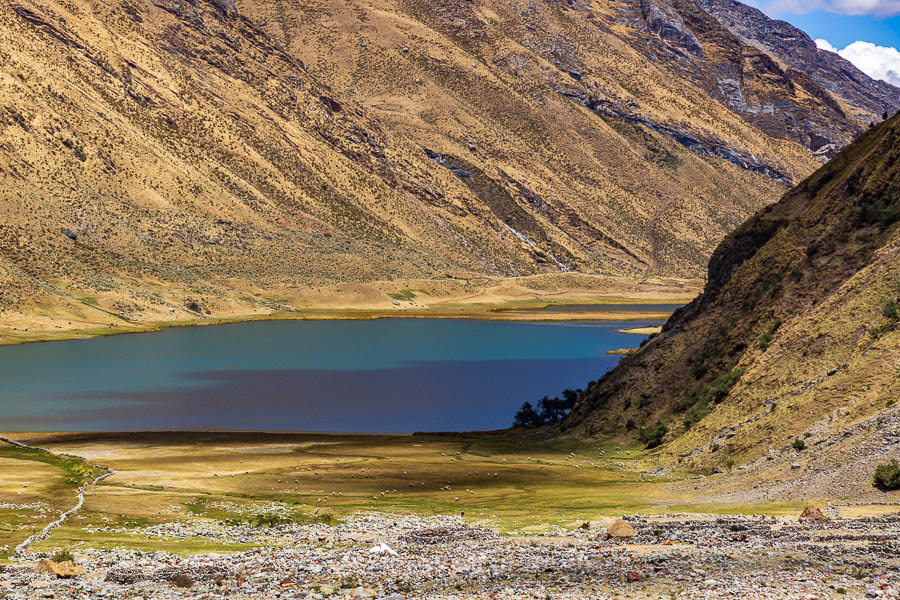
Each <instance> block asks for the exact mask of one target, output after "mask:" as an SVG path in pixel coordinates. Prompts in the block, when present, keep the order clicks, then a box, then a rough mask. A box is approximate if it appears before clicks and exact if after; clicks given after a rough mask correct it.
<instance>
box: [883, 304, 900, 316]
mask: <svg viewBox="0 0 900 600" xmlns="http://www.w3.org/2000/svg"><path fill="white" fill-rule="evenodd" d="M881 314H883V315H884V316H885V317H886V318H888V319H890V320H891V321H897V320H900V304H898V303H897V302H895V301H894V300H891V301H889V302H887V303H886V304H885V305H884V308H883V309H881Z"/></svg>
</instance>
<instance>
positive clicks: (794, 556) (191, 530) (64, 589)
mask: <svg viewBox="0 0 900 600" xmlns="http://www.w3.org/2000/svg"><path fill="white" fill-rule="evenodd" d="M832 516H833V518H830V519H827V520H798V519H796V518H791V519H775V518H771V517H732V516H729V517H716V516H712V515H710V516H696V515H694V516H684V515H668V516H663V517H653V518H652V519H651V518H647V517H638V516H633V517H626V519H627V520H628V522H629V523H630V524H631V525H632V526H633V527H634V530H635V535H633V536H632V537H630V538H615V537H610V536H608V535H607V531H606V527H603V526H601V525H600V524H597V523H589V524H587V525H586V526H585V527H583V528H580V529H577V530H575V531H574V532H573V531H569V530H564V529H549V530H546V531H544V532H543V533H541V534H537V535H535V534H526V533H524V532H512V533H511V534H504V535H501V534H499V533H497V532H496V531H494V530H492V529H489V528H487V527H480V526H479V524H466V523H464V522H463V521H462V520H461V519H459V518H451V517H430V518H423V517H415V516H396V515H390V514H360V515H357V516H354V517H352V518H349V519H347V520H345V521H343V522H342V523H340V524H339V525H336V526H328V525H325V524H311V525H296V524H291V525H281V526H274V527H262V528H257V527H250V526H247V525H237V526H230V525H227V524H225V525H223V524H221V523H215V522H207V521H200V520H198V521H197V522H196V523H192V524H187V525H185V524H174V523H173V524H171V525H168V526H163V527H161V526H158V525H157V526H153V527H152V528H144V529H135V530H134V531H133V534H134V535H135V536H136V538H137V537H140V538H144V539H147V538H150V539H157V540H159V541H160V542H161V543H162V542H164V541H165V540H168V539H175V538H178V539H185V538H197V539H206V540H223V539H227V540H228V541H242V542H245V543H254V544H262V547H260V548H256V549H253V550H248V551H244V552H240V553H236V554H227V555H223V554H203V555H193V556H183V557H180V556H175V555H172V554H167V553H162V552H138V551H132V550H88V549H85V550H81V551H77V552H75V557H74V558H75V563H76V564H77V566H78V567H79V568H80V569H83V573H81V574H79V575H76V576H74V577H70V578H58V577H56V576H54V575H46V574H39V573H36V572H35V567H36V565H37V564H38V563H39V561H40V560H41V559H42V558H46V557H45V556H42V555H39V554H31V555H27V556H24V557H21V558H20V559H19V561H18V562H14V563H13V564H11V565H8V566H6V567H5V568H4V569H3V570H2V572H0V590H6V591H5V592H2V591H0V597H5V598H6V600H14V599H15V600H18V599H25V598H73V599H74V598H78V599H82V598H133V599H136V598H146V599H150V598H159V599H169V598H254V599H266V598H326V597H333V598H347V599H349V598H390V599H391V600H400V599H405V598H805V599H806V598H819V599H821V598H900V584H898V578H897V576H898V573H900V558H898V557H900V513H893V514H890V515H886V516H885V515H882V516H871V517H865V518H855V519H842V518H839V517H837V516H836V513H833V515H832Z"/></svg>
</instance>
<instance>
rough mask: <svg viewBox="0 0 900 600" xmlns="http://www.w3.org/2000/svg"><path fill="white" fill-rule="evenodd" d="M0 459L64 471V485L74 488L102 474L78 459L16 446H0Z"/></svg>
mask: <svg viewBox="0 0 900 600" xmlns="http://www.w3.org/2000/svg"><path fill="white" fill-rule="evenodd" d="M0 458H9V459H13V460H28V461H34V462H40V463H44V464H48V465H52V466H54V467H57V468H59V469H62V470H63V471H65V473H66V477H65V478H64V479H63V484H64V485H67V486H71V487H76V488H77V487H80V486H82V485H84V484H85V483H87V482H89V481H92V480H93V479H94V478H96V477H98V476H100V475H101V474H103V470H101V469H99V468H97V467H94V466H92V465H89V464H88V463H86V462H85V461H84V460H82V459H80V458H72V457H68V456H58V455H56V454H50V453H49V452H42V451H40V450H30V449H27V448H19V447H17V446H5V445H4V446H0Z"/></svg>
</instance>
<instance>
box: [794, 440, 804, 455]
mask: <svg viewBox="0 0 900 600" xmlns="http://www.w3.org/2000/svg"><path fill="white" fill-rule="evenodd" d="M791 448H793V449H794V450H797V451H798V452H799V451H801V450H804V449H806V442H804V441H803V440H801V439H800V438H797V439H795V440H794V442H793V443H792V444H791Z"/></svg>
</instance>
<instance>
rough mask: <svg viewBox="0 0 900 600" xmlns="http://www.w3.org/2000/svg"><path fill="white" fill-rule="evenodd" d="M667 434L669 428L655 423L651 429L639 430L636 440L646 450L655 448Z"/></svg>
mask: <svg viewBox="0 0 900 600" xmlns="http://www.w3.org/2000/svg"><path fill="white" fill-rule="evenodd" d="M667 433H669V427H668V426H667V425H665V424H663V423H657V424H656V425H655V426H653V427H647V428H644V429H641V432H640V434H639V436H638V439H640V440H641V443H643V444H644V446H645V447H646V448H647V449H651V448H656V447H657V446H659V445H661V444H662V442H663V438H665V437H666V434H667Z"/></svg>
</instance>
